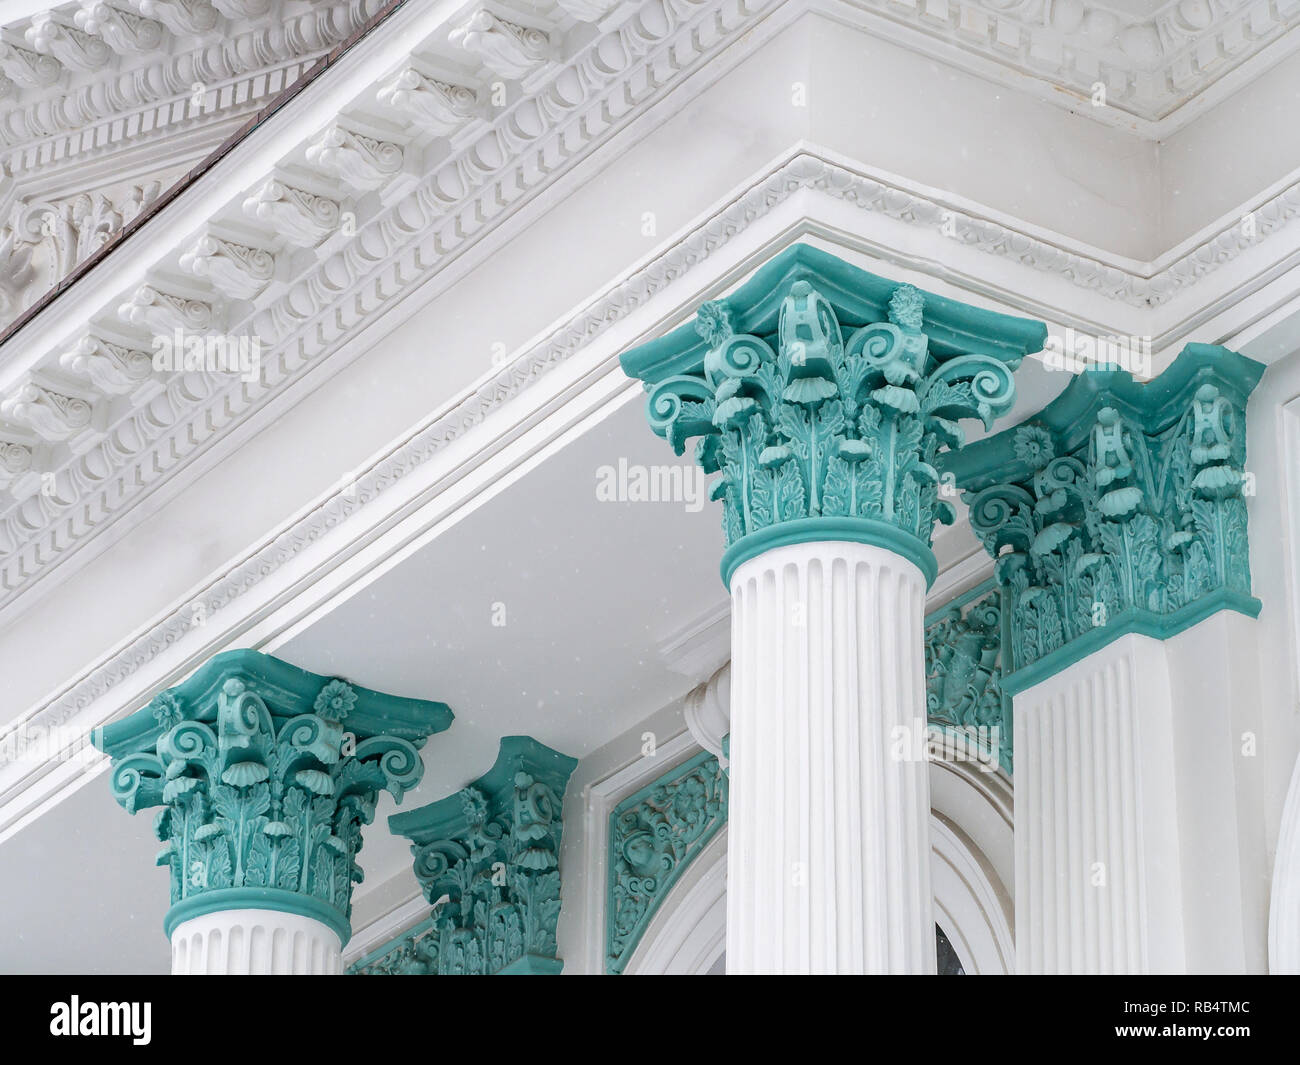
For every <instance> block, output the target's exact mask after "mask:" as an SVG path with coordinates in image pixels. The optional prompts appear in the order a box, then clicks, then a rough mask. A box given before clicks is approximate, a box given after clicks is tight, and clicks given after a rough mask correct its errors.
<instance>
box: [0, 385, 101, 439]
mask: <svg viewBox="0 0 1300 1065" xmlns="http://www.w3.org/2000/svg"><path fill="white" fill-rule="evenodd" d="M93 413H94V410H93V408H92V406H91V404H90V403H89V402H87V401H86V400H84V399H82V398H80V397H79V396H69V395H65V394H64V393H62V392H57V391H55V390H54V389H52V388H47V387H46V386H45V385H42V384H39V383H38V382H36V381H32V380H28V381H26V382H25V383H23V384H22V385H20V386H19V387H18V389H17V390H16V391H15V392H14V393H13V394H12V395H10V396H7V397H6V398H5V399H4V400H0V416H2V417H5V418H8V419H9V420H11V421H13V422H15V423H17V424H18V425H24V426H27V427H28V428H30V429H32V430H33V431H34V432H36V434H37V435H39V436H40V437H41V438H42V439H44V440H48V441H51V442H58V441H62V440H67V439H69V438H70V437H73V436H76V435H77V434H79V433H81V432H82V431H83V430H85V429H87V428H88V427H89V426H90V423H91V418H92V416H93Z"/></svg>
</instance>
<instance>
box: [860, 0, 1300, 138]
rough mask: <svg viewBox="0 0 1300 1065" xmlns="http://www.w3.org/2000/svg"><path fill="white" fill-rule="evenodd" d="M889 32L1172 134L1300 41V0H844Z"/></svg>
mask: <svg viewBox="0 0 1300 1065" xmlns="http://www.w3.org/2000/svg"><path fill="white" fill-rule="evenodd" d="M844 2H845V3H846V5H847V6H848V7H849V8H851V9H854V10H856V11H860V12H865V13H867V14H869V15H870V16H873V17H874V19H875V25H876V28H877V29H878V31H879V32H881V33H882V34H883V35H888V36H894V37H897V38H898V39H900V40H902V41H904V42H905V43H908V44H909V45H910V46H911V47H913V48H914V49H916V50H917V51H920V52H923V53H925V54H927V55H933V56H935V57H936V58H939V59H941V60H943V61H945V62H948V63H951V64H953V65H957V66H962V67H966V68H968V69H974V70H978V71H980V72H981V73H983V74H985V75H986V76H989V77H992V78H994V79H996V80H1001V81H1004V82H1007V83H1009V84H1015V85H1017V86H1019V87H1021V88H1024V87H1026V86H1033V87H1036V89H1037V92H1038V95H1039V96H1041V97H1042V98H1043V99H1045V100H1048V101H1051V102H1052V103H1054V104H1056V105H1057V106H1061V107H1066V108H1068V109H1070V110H1072V111H1075V112H1077V113H1079V114H1084V115H1088V116H1089V117H1091V118H1093V119H1096V120H1097V121H1099V122H1104V123H1106V124H1109V125H1114V126H1120V127H1123V128H1126V129H1129V130H1131V131H1133V132H1136V133H1138V134H1140V135H1142V136H1144V137H1148V138H1151V139H1156V140H1159V139H1163V138H1165V137H1168V136H1169V135H1170V134H1171V133H1173V132H1174V131H1175V130H1177V129H1179V128H1181V126H1182V125H1184V124H1185V123H1186V122H1187V121H1189V120H1190V119H1191V118H1192V117H1194V116H1195V115H1196V114H1199V113H1200V112H1201V111H1203V110H1205V108H1206V107H1208V106H1210V105H1212V104H1213V103H1215V102H1217V101H1218V100H1220V99H1222V98H1223V97H1224V96H1226V95H1227V94H1228V93H1229V92H1232V91H1235V89H1236V88H1238V87H1239V86H1240V85H1241V84H1242V83H1243V82H1244V81H1245V80H1247V79H1248V78H1251V77H1256V76H1258V75H1259V74H1260V73H1262V72H1263V71H1264V70H1265V69H1267V68H1268V67H1269V66H1271V65H1272V64H1273V63H1275V62H1277V61H1278V60H1280V59H1282V58H1283V57H1285V56H1286V55H1289V54H1291V53H1292V52H1294V51H1295V50H1296V49H1297V48H1300V34H1297V33H1294V32H1292V31H1293V30H1295V29H1296V27H1297V26H1300V0H1152V2H1150V3H1145V4H1138V5H1134V4H1131V3H1123V2H1113V0H1112V2H1106V0H844Z"/></svg>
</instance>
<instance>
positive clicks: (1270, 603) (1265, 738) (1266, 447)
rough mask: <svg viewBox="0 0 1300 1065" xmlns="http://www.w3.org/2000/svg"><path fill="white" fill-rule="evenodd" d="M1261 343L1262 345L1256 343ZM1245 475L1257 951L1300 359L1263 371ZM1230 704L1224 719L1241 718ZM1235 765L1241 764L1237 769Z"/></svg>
mask: <svg viewBox="0 0 1300 1065" xmlns="http://www.w3.org/2000/svg"><path fill="white" fill-rule="evenodd" d="M1265 340H1267V338H1265ZM1247 425H1248V443H1247V448H1248V450H1247V462H1246V465H1247V469H1248V471H1250V472H1253V473H1254V474H1255V485H1256V495H1255V496H1254V498H1253V499H1251V500H1249V515H1250V564H1251V579H1252V583H1253V585H1254V591H1255V595H1256V596H1257V597H1258V598H1259V599H1260V600H1261V602H1262V603H1263V609H1262V610H1261V611H1260V615H1259V618H1258V620H1257V622H1256V623H1255V627H1254V634H1253V639H1254V642H1255V645H1256V648H1257V654H1258V664H1259V665H1258V681H1257V686H1256V689H1255V690H1256V691H1257V692H1258V721H1259V726H1258V727H1259V737H1258V748H1257V749H1258V755H1257V756H1256V757H1257V761H1258V763H1259V764H1258V768H1257V769H1255V770H1253V771H1250V772H1249V773H1248V777H1247V780H1248V781H1250V782H1251V785H1252V786H1251V790H1250V792H1249V794H1248V796H1247V797H1246V798H1245V800H1244V802H1243V813H1242V816H1243V817H1244V818H1252V817H1253V819H1254V820H1255V822H1256V823H1257V824H1258V826H1259V831H1260V832H1262V834H1263V841H1262V846H1263V848H1264V852H1265V853H1264V858H1263V862H1264V868H1263V869H1258V863H1256V869H1257V875H1258V876H1259V878H1260V879H1258V880H1255V881H1251V880H1246V881H1244V882H1243V892H1244V894H1245V897H1246V898H1247V899H1252V898H1253V902H1254V910H1255V911H1256V912H1254V913H1253V917H1252V919H1253V921H1254V924H1253V925H1252V927H1253V929H1254V931H1255V938H1254V940H1253V941H1252V944H1251V948H1252V949H1253V950H1255V951H1258V950H1259V949H1260V944H1259V942H1258V939H1259V937H1260V936H1262V935H1263V934H1264V930H1263V929H1262V928H1260V927H1259V921H1260V917H1259V915H1258V912H1257V911H1258V908H1259V907H1260V905H1261V903H1262V901H1263V900H1264V899H1266V898H1268V897H1269V895H1270V886H1269V881H1270V878H1271V877H1272V874H1273V868H1274V865H1275V862H1276V860H1277V855H1276V847H1277V841H1278V834H1279V831H1280V828H1281V819H1282V811H1283V807H1284V804H1285V801H1286V795H1287V787H1288V784H1289V783H1290V780H1291V774H1292V770H1293V768H1294V766H1295V762H1296V757H1297V753H1300V594H1298V588H1297V580H1298V579H1300V351H1297V352H1294V353H1293V354H1291V355H1289V356H1288V357H1286V358H1283V359H1280V360H1278V361H1277V362H1275V363H1273V364H1272V365H1271V366H1270V367H1269V368H1268V370H1266V371H1265V373H1264V376H1263V378H1262V379H1261V381H1260V383H1259V385H1258V386H1257V387H1256V389H1255V392H1254V394H1253V395H1252V396H1251V400H1250V406H1249V408H1248V410H1247ZM1242 709H1243V707H1242V700H1239V699H1234V712H1235V713H1238V714H1240V713H1241V711H1242ZM1238 764H1239V765H1241V764H1243V763H1242V761H1241V760H1240V759H1239V760H1238Z"/></svg>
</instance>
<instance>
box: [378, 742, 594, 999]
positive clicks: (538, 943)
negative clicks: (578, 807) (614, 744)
mask: <svg viewBox="0 0 1300 1065" xmlns="http://www.w3.org/2000/svg"><path fill="white" fill-rule="evenodd" d="M577 764H578V763H577V760H576V759H573V758H570V757H568V756H567V755H563V754H560V753H559V752H558V751H553V750H551V748H549V747H547V746H545V745H544V744H541V743H538V742H537V741H536V740H534V739H532V738H531V737H529V736H506V737H504V738H503V739H502V740H501V747H500V750H499V751H498V753H497V760H496V764H495V765H493V767H492V768H491V769H490V770H488V772H487V773H486V774H484V775H483V776H482V777H480V778H479V779H478V780H476V781H474V782H473V783H472V784H470V785H469V786H468V787H465V788H462V789H461V790H460V791H458V792H456V793H455V794H454V795H449V796H447V797H446V798H445V799H440V800H438V801H437V802H433V803H430V804H429V805H428V806H422V807H420V809H418V810H410V811H408V812H406V813H401V814H394V815H393V816H392V817H390V818H389V819H388V826H389V828H391V829H392V831H393V832H394V833H396V834H397V835H399V836H405V837H406V838H407V839H409V840H410V841H411V853H412V854H413V855H415V878H416V879H417V880H418V881H419V882H420V886H421V888H422V889H423V890H424V895H425V897H426V898H427V899H428V900H429V901H430V902H431V903H433V906H434V909H433V914H432V917H431V920H430V923H429V926H428V928H427V931H425V932H424V933H423V934H422V935H421V937H420V939H419V942H418V944H414V945H411V944H408V945H407V947H402V946H401V945H400V944H399V946H398V947H397V948H394V949H399V950H406V949H407V948H409V950H408V953H412V952H413V953H412V956H413V957H416V958H417V960H418V968H417V969H416V970H408V971H418V972H421V973H424V974H426V975H435V974H436V975H440V976H490V975H494V974H502V973H540V974H553V973H558V972H559V971H560V968H561V964H562V963H561V962H560V961H559V959H557V958H556V957H555V953H556V945H555V925H556V922H557V921H558V920H559V916H560V870H559V857H560V833H561V829H562V827H563V825H562V819H561V815H562V807H563V802H564V789H565V786H566V785H567V784H568V781H569V776H570V775H571V774H572V773H573V770H574V768H575V767H576V766H577ZM416 947H418V950H417V949H416ZM372 968H373V966H372V965H368V966H367V967H366V968H365V969H363V970H362V971H370V970H371V969H372ZM374 971H385V967H384V965H383V964H380V965H379V966H378V967H377V968H375V969H374Z"/></svg>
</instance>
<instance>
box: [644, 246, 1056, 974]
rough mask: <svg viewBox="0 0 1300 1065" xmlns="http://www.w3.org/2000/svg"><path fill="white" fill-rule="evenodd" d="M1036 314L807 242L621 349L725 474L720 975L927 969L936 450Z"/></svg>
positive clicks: (707, 461) (956, 437) (989, 404)
mask: <svg viewBox="0 0 1300 1065" xmlns="http://www.w3.org/2000/svg"><path fill="white" fill-rule="evenodd" d="M1045 332H1046V331H1045V329H1044V328H1043V327H1042V326H1041V325H1040V324H1038V323H1033V322H1026V321H1023V320H1019V319H1011V318H1006V317H1004V316H1001V315H995V314H990V313H987V312H982V311H978V310H975V309H973V308H970V307H963V306H961V305H958V304H954V303H952V302H951V301H948V300H942V299H939V298H938V297H929V296H927V295H926V294H925V293H923V292H921V291H919V290H918V289H915V288H913V287H911V286H909V285H898V284H896V283H893V282H889V281H885V280H883V279H882V278H878V277H873V276H872V275H870V274H867V273H864V272H863V271H859V270H856V269H854V268H852V267H850V266H848V265H847V264H845V263H843V262H841V261H840V260H838V259H836V258H834V257H833V256H830V255H827V254H825V253H823V252H819V251H816V250H814V249H812V248H809V247H807V246H797V247H795V248H792V249H790V250H789V251H788V252H786V253H783V254H782V255H781V256H779V257H778V258H777V259H776V260H774V261H773V262H772V263H770V264H768V266H766V267H764V268H763V269H762V270H761V271H759V273H758V274H757V275H756V276H755V278H754V279H753V280H752V281H750V282H749V283H748V284H746V285H745V286H744V287H742V288H741V289H740V290H739V291H738V292H737V293H736V294H734V295H733V296H731V297H729V298H728V299H726V300H723V301H719V302H715V303H710V304H706V305H705V306H704V307H702V308H701V309H700V313H699V316H698V318H697V321H696V323H695V333H696V334H698V336H696V335H693V334H692V333H690V332H688V331H686V330H679V331H678V332H677V333H674V334H672V335H671V336H670V337H666V338H664V339H663V340H660V341H656V342H654V343H652V344H650V345H647V346H646V347H644V348H642V349H638V351H635V352H631V353H629V354H627V355H625V356H624V359H623V365H624V368H625V369H626V370H627V371H628V372H629V373H630V374H632V375H633V376H636V377H639V378H641V379H642V380H644V381H645V382H646V384H647V388H648V389H649V391H650V396H649V404H648V407H649V418H650V423H651V426H652V428H653V429H654V430H655V431H656V432H657V433H659V434H660V435H662V436H664V437H666V438H667V439H668V441H669V442H670V443H671V444H672V445H673V446H674V447H675V448H676V450H677V452H678V453H679V454H680V453H681V452H682V450H683V448H684V446H685V442H686V441H687V439H689V438H691V437H700V438H701V439H700V443H699V445H698V447H697V450H696V455H697V458H698V460H699V461H700V463H701V464H702V466H703V467H704V469H705V470H706V472H710V473H718V474H720V475H721V476H720V477H719V478H718V480H717V481H716V482H715V483H714V486H713V492H712V495H713V498H714V499H718V500H721V501H722V503H723V528H724V532H725V534H726V541H727V547H726V550H725V552H724V554H723V559H722V578H723V581H724V582H725V583H726V584H727V587H728V588H729V589H730V591H731V596H732V661H731V720H730V730H731V731H730V739H729V754H730V759H731V763H730V777H731V790H730V798H729V803H730V812H729V825H728V833H729V848H730V850H729V856H728V880H727V971H728V972H730V973H859V972H877V973H883V972H895V973H907V972H916V973H926V972H934V970H935V951H934V922H933V918H932V916H931V911H932V898H931V891H930V875H929V862H930V843H929V834H928V829H929V815H930V798H929V784H928V777H927V773H926V766H925V749H926V702H925V671H924V650H923V648H924V642H923V639H924V638H923V614H924V609H923V608H924V601H925V593H926V589H927V588H928V586H929V584H930V583H931V582H932V581H933V580H934V577H935V573H936V569H937V566H936V563H935V559H934V555H933V553H932V552H931V550H930V538H931V534H932V531H933V526H934V522H935V521H936V520H940V521H945V522H951V521H952V520H953V517H954V513H953V508H952V507H951V505H950V504H949V503H948V502H946V501H945V500H943V499H942V498H940V483H939V474H938V472H937V470H936V468H935V461H936V457H937V456H938V454H939V453H940V452H941V451H943V450H945V449H947V448H952V447H957V446H960V444H961V442H962V430H961V429H960V427H959V426H958V420H959V419H961V418H969V417H974V418H978V419H980V420H981V421H982V422H983V423H984V425H985V426H986V427H987V426H988V425H990V424H991V422H992V421H993V419H994V418H995V417H996V416H997V415H999V414H1001V413H1004V412H1005V411H1007V410H1008V409H1009V408H1010V406H1011V403H1012V399H1013V395H1014V389H1013V381H1012V370H1013V369H1014V368H1015V367H1016V366H1017V365H1018V363H1019V360H1020V358H1021V357H1022V356H1023V355H1024V354H1025V353H1026V352H1029V351H1036V350H1038V348H1039V347H1041V344H1042V341H1043V339H1044V337H1045Z"/></svg>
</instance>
